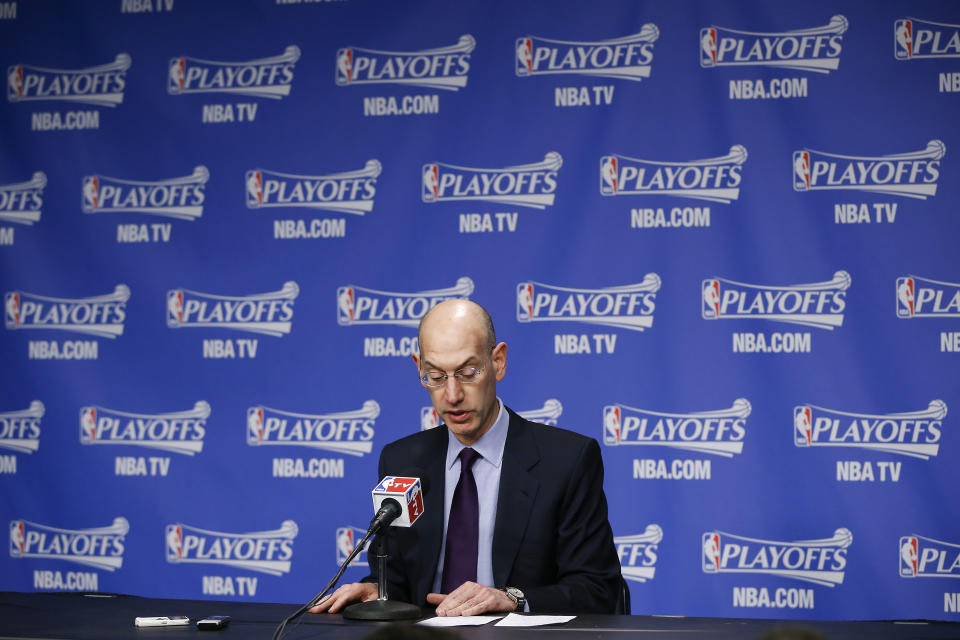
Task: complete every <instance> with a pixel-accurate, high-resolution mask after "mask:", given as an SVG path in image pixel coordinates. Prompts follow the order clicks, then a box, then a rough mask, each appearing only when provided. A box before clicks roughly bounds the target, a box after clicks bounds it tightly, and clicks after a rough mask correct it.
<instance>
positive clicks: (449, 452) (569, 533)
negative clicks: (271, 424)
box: [311, 300, 620, 615]
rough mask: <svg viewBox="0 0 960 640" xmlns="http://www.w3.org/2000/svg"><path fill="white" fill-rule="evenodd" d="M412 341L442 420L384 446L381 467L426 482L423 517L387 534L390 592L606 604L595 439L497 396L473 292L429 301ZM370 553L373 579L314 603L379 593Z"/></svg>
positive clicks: (610, 550)
mask: <svg viewBox="0 0 960 640" xmlns="http://www.w3.org/2000/svg"><path fill="white" fill-rule="evenodd" d="M419 340H420V352H419V353H418V354H415V355H414V356H413V359H414V362H415V363H416V365H417V369H418V371H419V373H420V379H421V382H422V383H423V385H424V386H425V387H426V388H427V389H428V391H429V392H430V397H431V400H432V402H433V406H434V408H435V409H436V411H437V414H438V415H439V416H440V417H441V418H442V420H443V423H444V425H445V427H446V428H436V429H431V430H428V431H423V432H419V433H415V434H413V435H410V436H407V437H405V438H402V439H400V440H398V441H396V442H393V443H391V444H388V445H387V446H386V447H384V449H383V451H382V453H381V455H380V465H379V472H380V477H383V476H385V475H403V473H404V470H406V469H409V468H410V467H411V466H413V467H419V468H421V469H423V475H424V476H425V478H427V480H428V482H429V483H430V486H431V487H432V488H431V490H430V491H429V492H428V493H427V494H426V496H425V505H424V515H423V516H421V520H420V521H418V522H417V523H416V524H415V525H414V526H412V527H410V528H394V529H392V530H391V532H390V536H389V553H390V563H389V565H388V569H387V578H388V582H389V595H390V598H391V599H395V600H401V601H408V602H413V603H414V604H417V605H423V604H424V603H425V602H426V603H429V604H431V605H436V607H437V615H479V614H482V613H488V612H508V611H531V612H534V613H543V612H563V613H590V612H592V613H612V612H613V610H614V606H615V603H616V599H617V593H618V591H619V589H620V563H619V558H618V555H617V552H616V549H615V547H614V544H613V533H612V531H611V529H610V524H609V522H608V520H607V502H606V498H605V496H604V493H603V462H602V460H601V457H600V447H599V445H598V444H597V441H596V440H594V439H593V438H587V437H585V436H582V435H579V434H576V433H573V432H571V431H566V430H564V429H558V428H556V427H550V426H546V425H542V424H537V423H534V422H530V421H528V420H525V419H523V418H521V417H520V416H518V415H517V414H516V413H514V412H513V411H511V410H510V409H508V408H507V407H506V406H505V405H504V404H503V403H502V402H501V401H500V399H499V398H497V395H496V384H497V382H499V381H500V380H502V379H503V377H504V375H505V374H506V366H507V345H506V344H505V343H503V342H501V343H497V342H496V338H495V334H494V330H493V323H492V321H491V320H490V316H489V314H488V313H487V312H486V310H484V309H483V308H482V307H480V306H479V305H477V304H476V303H473V302H470V301H468V300H448V301H446V302H443V303H441V304H439V305H437V306H436V307H434V308H433V309H431V310H430V312H428V313H427V314H426V315H425V316H424V318H423V320H422V321H421V324H420V334H419ZM461 461H466V462H465V464H466V468H465V469H463V468H461V467H463V465H462V464H461ZM464 496H466V497H464ZM465 505H466V506H465ZM464 523H466V525H465V524H464ZM464 559H466V560H467V562H465V563H464V562H463V560H464ZM370 564H371V568H372V570H373V572H374V574H373V575H371V576H370V577H368V578H367V580H370V582H368V581H364V582H359V583H353V584H347V585H343V586H341V587H340V588H339V589H337V590H336V591H335V592H334V593H333V594H332V595H331V596H329V597H328V598H326V599H325V600H323V601H321V603H320V604H318V605H317V606H315V607H314V608H313V609H311V611H312V612H314V613H319V612H322V611H330V612H331V613H336V612H337V611H339V610H340V609H341V608H342V607H343V606H344V605H346V604H349V603H351V602H356V601H358V600H363V601H367V600H373V599H376V597H377V586H376V584H375V580H376V563H375V560H372V559H371V562H370ZM464 565H465V566H464Z"/></svg>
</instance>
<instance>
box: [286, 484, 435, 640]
mask: <svg viewBox="0 0 960 640" xmlns="http://www.w3.org/2000/svg"><path fill="white" fill-rule="evenodd" d="M429 490H430V480H429V479H428V478H427V477H426V473H424V471H423V469H419V468H417V467H411V468H409V469H405V470H404V471H403V475H400V476H384V478H383V480H381V481H380V484H378V485H377V486H376V487H375V488H374V489H373V508H374V509H376V510H377V512H376V514H375V515H374V516H373V520H371V521H370V527H369V528H368V529H367V533H366V535H364V536H363V539H361V540H360V541H359V542H357V544H356V545H354V547H353V552H352V553H351V554H350V556H349V557H348V558H347V559H346V560H344V561H343V564H341V565H340V570H339V571H337V575H335V576H334V577H333V579H332V580H330V582H328V583H327V586H326V587H324V588H323V591H321V592H320V593H318V594H317V595H315V596H314V597H313V598H311V600H310V602H308V603H307V604H305V605H303V606H302V607H300V608H299V609H297V610H296V611H295V612H294V613H293V614H291V615H289V616H287V617H286V618H284V620H283V621H282V622H281V623H280V625H279V626H278V627H277V629H276V630H275V631H274V633H273V640H279V638H280V636H281V635H283V631H284V629H285V628H286V626H287V624H289V623H290V621H291V620H294V619H295V618H297V617H299V616H300V615H302V614H303V613H304V612H305V611H306V610H307V609H309V608H310V607H312V606H313V605H315V604H317V603H318V602H319V601H320V600H321V599H322V598H323V596H325V595H327V593H328V592H329V591H330V590H331V589H333V587H334V586H336V584H337V582H338V581H339V580H340V577H341V576H342V575H343V572H344V571H345V570H346V568H347V567H348V566H350V563H351V562H353V559H354V558H356V557H357V554H359V553H360V552H361V551H362V550H363V548H364V547H365V546H366V545H367V542H368V541H369V540H370V538H372V537H373V536H374V535H376V534H377V533H380V532H381V530H382V529H386V528H388V527H391V526H397V527H409V526H410V525H412V524H413V523H414V522H416V521H417V519H418V518H419V517H420V516H421V515H422V514H423V496H424V495H426V493H427V492H428V491H429ZM379 562H380V582H379V586H378V590H379V594H380V597H379V598H378V599H377V600H371V601H370V602H360V603H357V604H353V605H350V606H349V607H347V608H346V609H345V610H344V617H345V618H353V619H363V620H401V619H410V618H419V617H420V607H417V606H415V605H412V604H407V603H405V602H396V601H390V600H388V599H387V582H386V549H385V545H384V540H383V537H381V538H380V555H379ZM354 607H356V609H354ZM351 609H352V610H353V611H352V612H351V613H352V615H350V614H347V611H349V610H351Z"/></svg>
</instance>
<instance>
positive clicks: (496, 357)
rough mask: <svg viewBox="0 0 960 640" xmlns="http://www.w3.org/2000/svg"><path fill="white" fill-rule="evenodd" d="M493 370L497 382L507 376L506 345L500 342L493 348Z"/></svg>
mask: <svg viewBox="0 0 960 640" xmlns="http://www.w3.org/2000/svg"><path fill="white" fill-rule="evenodd" d="M493 370H494V373H496V376H497V382H500V381H501V380H503V376H505V375H506V374H507V343H506V342H501V343H500V344H498V345H497V346H495V347H494V348H493Z"/></svg>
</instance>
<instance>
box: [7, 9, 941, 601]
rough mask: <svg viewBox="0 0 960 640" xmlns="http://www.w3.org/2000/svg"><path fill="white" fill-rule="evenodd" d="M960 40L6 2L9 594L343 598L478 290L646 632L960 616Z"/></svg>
mask: <svg viewBox="0 0 960 640" xmlns="http://www.w3.org/2000/svg"><path fill="white" fill-rule="evenodd" d="M958 25H960V7H958V5H957V4H956V3H951V2H942V1H926V2H925V1H914V2H909V3H908V2H902V1H901V2H885V1H881V2H871V3H862V2H851V1H840V0H833V1H825V0H811V2H806V3H795V4H784V3H770V2H762V1H759V0H758V1H737V2H734V1H726V0H725V1H716V0H712V1H709V2H708V1H702V2H700V1H686V2H675V3H663V2H634V1H626V0H625V1H613V0H611V1H609V2H605V3H601V4H596V3H586V2H567V1H561V2H549V3H547V2H533V1H527V2H459V3H444V2H433V1H418V2H408V3H382V2H368V1H363V0H345V1H342V2H293V1H288V0H277V1H275V2H271V1H268V0H259V1H249V2H242V3H221V2H206V1H203V2H201V1H198V2H191V3H186V2H180V1H175V0H111V1H109V2H106V1H94V2H82V3H81V2H48V3H26V2H19V1H13V2H0V62H2V68H3V69H4V71H5V73H6V94H7V100H6V101H3V102H2V103H0V128H2V135H0V139H2V144H0V264H2V268H0V288H2V291H3V295H4V320H5V330H4V331H2V332H0V349H2V359H3V366H2V367H0V381H2V383H0V389H2V391H0V471H2V474H0V488H2V489H0V490H2V495H3V500H2V502H0V519H2V520H3V521H5V522H8V523H9V528H10V536H9V539H10V543H9V548H10V553H9V554H8V555H6V556H5V557H4V558H3V559H2V560H0V567H2V569H0V589H4V590H24V591H30V590H41V591H45V590H101V591H113V592H126V593H135V594H142V595H147V596H158V597H184V598H237V599H247V600H257V601H283V602H298V601H304V600H306V599H308V598H309V597H310V596H311V595H313V594H314V593H315V592H316V591H317V590H319V588H320V587H321V586H322V585H323V584H324V583H325V582H326V581H327V579H328V578H329V576H330V575H331V574H332V573H333V572H334V571H335V569H336V566H337V563H338V561H339V559H341V558H343V557H344V555H343V554H344V553H345V552H347V551H349V549H350V548H351V547H352V544H353V541H354V540H355V539H356V536H357V535H358V533H359V534H362V527H364V526H365V525H366V523H367V522H368V520H369V518H370V515H371V508H370V507H371V505H370V499H369V497H368V496H369V491H370V489H371V488H372V487H373V486H374V484H375V481H376V480H377V478H376V463H377V457H378V454H379V451H380V449H381V447H382V446H383V445H384V444H385V443H387V442H390V441H392V440H394V439H396V438H399V437H401V436H403V435H405V434H408V433H410V432H413V431H416V430H417V429H421V428H432V427H434V426H436V415H435V414H434V413H433V412H432V409H431V407H430V405H429V399H428V396H427V394H426V393H425V391H424V390H423V389H422V388H421V387H420V385H419V384H418V382H417V379H416V374H415V370H414V367H413V364H412V362H411V360H410V358H409V355H410V353H411V352H412V351H413V350H415V349H416V341H415V338H416V330H415V327H416V323H417V321H418V319H419V318H420V317H421V316H422V315H423V313H424V312H425V311H426V310H427V309H428V308H429V307H430V306H432V305H433V304H436V303H437V302H438V301H440V300H443V299H446V298H449V297H469V298H470V299H472V300H475V301H477V302H480V303H481V304H483V305H485V306H486V307H487V308H488V309H489V310H490V311H491V313H492V315H493V317H494V320H495V323H496V328H497V332H498V336H499V337H500V338H501V339H503V340H505V341H506V342H507V344H508V345H509V358H508V363H509V367H508V371H507V376H506V379H505V380H504V382H503V383H502V385H501V388H500V389H499V391H500V395H501V397H502V398H503V399H504V401H505V402H506V403H507V404H508V405H509V406H510V407H512V408H513V409H515V410H517V411H520V412H521V413H524V414H525V415H528V416H533V417H535V418H536V419H539V420H542V421H546V422H548V423H550V424H556V425H558V426H562V427H565V428H568V429H573V430H576V431H578V432H581V433H584V434H587V435H590V436H593V437H595V438H597V439H598V440H599V441H600V443H601V446H602V448H603V454H604V460H605V468H606V478H605V487H606V494H607V499H608V501H609V503H610V521H611V524H612V526H613V530H614V534H615V536H616V538H617V543H618V549H619V551H620V554H621V563H622V566H623V570H624V575H625V576H626V577H627V578H628V579H629V580H630V586H631V591H632V594H633V610H634V613H637V614H671V615H691V616H736V617H741V616H747V617H787V618H825V619H861V618H884V619H889V618H934V619H947V620H958V619H960V614H958V611H960V583H958V582H957V578H960V506H958V502H957V500H956V498H955V495H954V494H955V491H956V487H957V484H958V468H960V442H958V438H957V433H956V432H957V426H956V422H957V420H956V417H955V415H954V413H955V412H956V407H957V404H958V402H960V395H958V394H960V391H958V388H960V387H958V382H960V374H958V372H960V367H958V358H960V326H958V322H957V318H958V317H960V261H958V259H957V254H956V249H955V246H956V238H957V236H958V232H960V224H958V222H957V211H956V209H957V207H956V203H957V202H958V199H960V179H958V176H960V165H958V163H957V162H956V159H955V158H954V157H953V156H954V155H955V153H956V149H957V148H958V145H960V125H958V118H957V114H958V100H960V63H958V59H960V26H958ZM364 574H365V568H364V567H357V568H351V569H349V570H348V572H347V574H346V576H345V579H348V580H355V579H357V578H359V577H361V576H362V575H364ZM520 586H522V585H520Z"/></svg>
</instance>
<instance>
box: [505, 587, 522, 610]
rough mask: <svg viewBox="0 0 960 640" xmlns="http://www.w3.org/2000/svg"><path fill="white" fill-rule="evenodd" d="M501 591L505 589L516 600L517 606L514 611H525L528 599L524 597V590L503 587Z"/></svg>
mask: <svg viewBox="0 0 960 640" xmlns="http://www.w3.org/2000/svg"><path fill="white" fill-rule="evenodd" d="M500 591H503V592H504V593H505V594H507V595H508V596H510V597H511V598H513V599H514V600H515V601H516V603H517V606H516V607H515V608H514V611H519V612H521V613H522V612H523V610H524V609H525V608H526V606H527V599H526V597H524V595H523V591H520V589H517V588H516V587H503V588H502V589H500Z"/></svg>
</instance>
